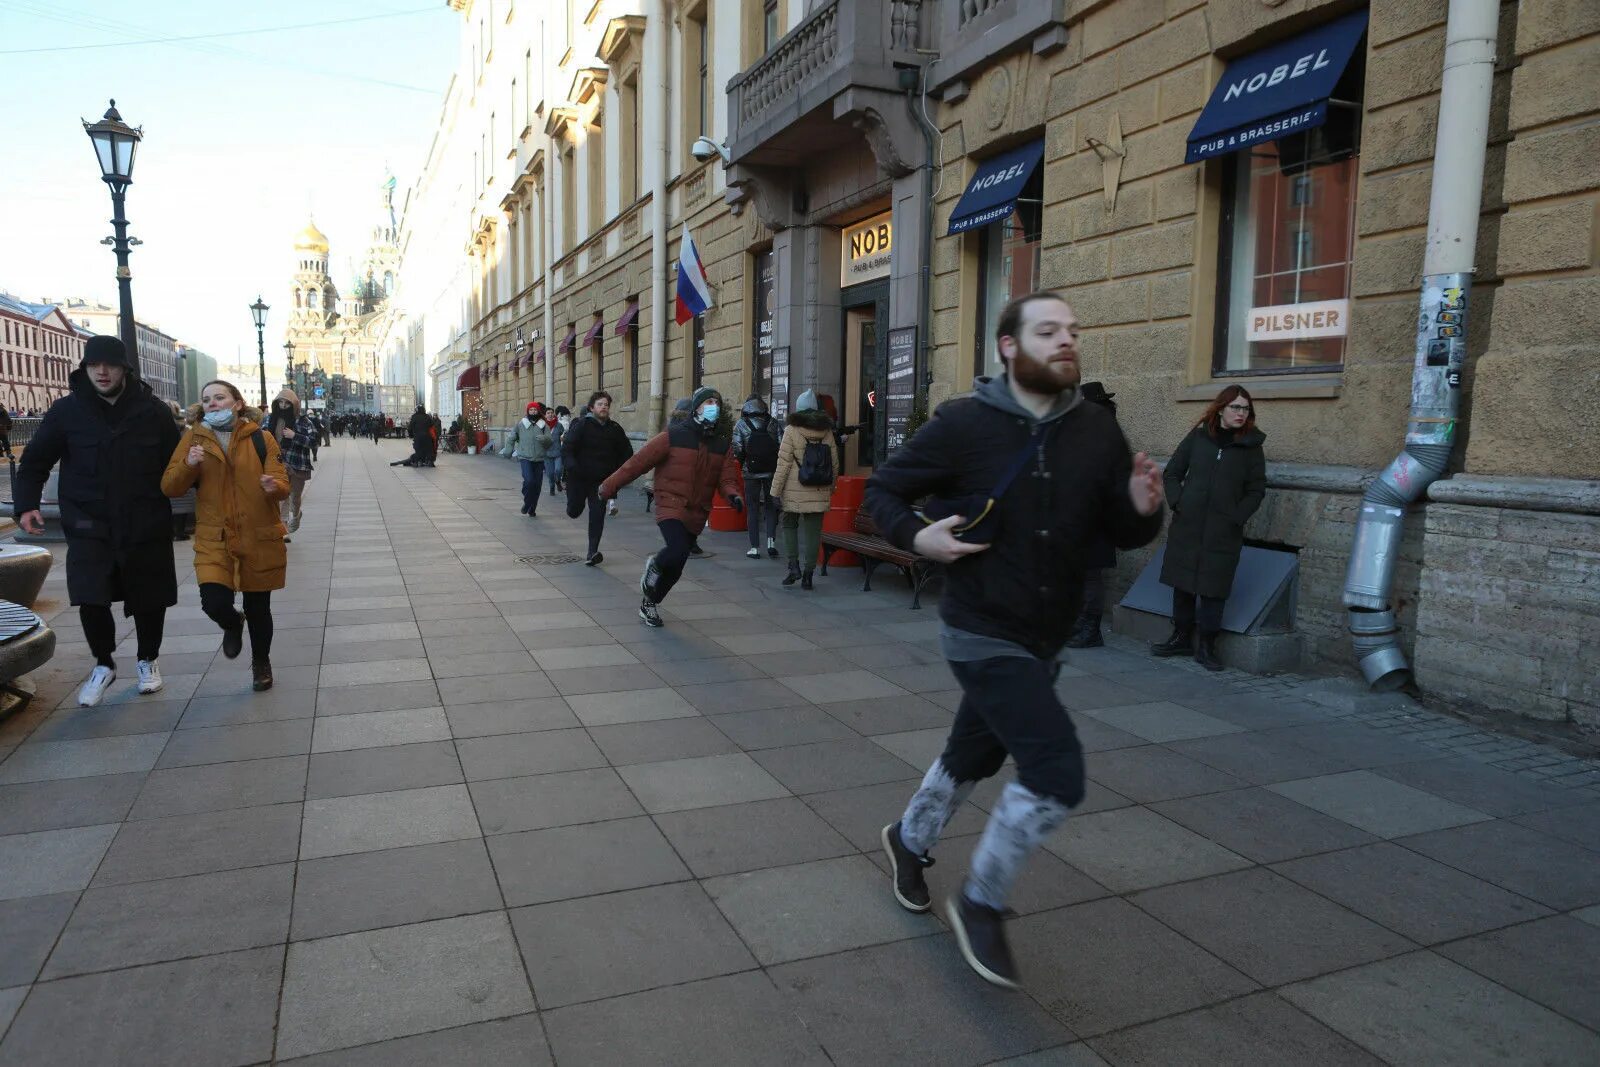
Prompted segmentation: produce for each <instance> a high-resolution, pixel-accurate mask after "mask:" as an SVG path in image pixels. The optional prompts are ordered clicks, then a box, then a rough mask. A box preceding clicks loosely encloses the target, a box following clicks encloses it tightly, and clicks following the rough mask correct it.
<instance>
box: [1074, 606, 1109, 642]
mask: <svg viewBox="0 0 1600 1067" xmlns="http://www.w3.org/2000/svg"><path fill="white" fill-rule="evenodd" d="M1105 643H1106V642H1105V638H1103V637H1101V636H1100V616H1098V615H1093V614H1090V613H1089V612H1087V611H1086V612H1084V613H1083V614H1082V615H1079V616H1078V623H1077V625H1076V626H1075V627H1074V628H1073V630H1072V636H1071V637H1069V638H1067V647H1068V648H1099V647H1100V646H1102V645H1104V644H1105Z"/></svg>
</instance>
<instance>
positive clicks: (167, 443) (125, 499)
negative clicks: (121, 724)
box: [15, 337, 179, 707]
mask: <svg viewBox="0 0 1600 1067" xmlns="http://www.w3.org/2000/svg"><path fill="white" fill-rule="evenodd" d="M68 380H69V381H70V383H71V390H72V391H71V392H70V393H69V394H68V395H67V396H65V397H62V398H61V399H60V400H57V401H56V402H55V403H54V404H52V405H50V410H49V411H47V412H45V416H44V418H43V419H42V420H41V421H40V423H39V428H38V429H37V430H35V431H34V434H33V439H32V440H31V441H29V442H28V447H27V448H25V449H23V452H22V461H21V463H20V464H18V467H17V489H16V501H15V506H16V516H17V521H18V523H19V524H20V525H21V526H22V529H23V530H24V531H26V532H28V533H30V534H33V535H35V536H37V535H39V534H42V533H44V518H43V516H42V515H41V514H40V513H39V498H40V496H41V494H42V493H43V492H44V484H45V480H46V479H47V478H49V476H50V468H52V467H54V466H55V465H56V464H57V463H58V462H59V463H60V464H61V478H60V483H59V484H60V488H59V490H58V495H59V497H60V500H61V529H62V532H63V533H65V534H66V538H67V595H68V598H69V599H70V600H71V602H72V603H73V604H75V605H77V608H78V618H79V620H80V622H81V623H82V624H83V635H84V637H85V638H86V639H87V640H88V642H89V651H90V652H91V653H92V654H93V655H94V658H95V667H94V670H93V671H91V672H90V674H89V677H88V679H87V680H85V681H84V683H83V685H82V687H81V688H79V690H78V704H79V705H80V706H82V707H93V706H94V705H96V704H98V703H100V700H101V698H102V697H104V696H105V693H106V690H107V689H109V688H110V687H111V683H112V682H114V681H116V678H117V665H116V662H115V661H114V660H113V659H112V658H111V653H112V650H113V649H115V648H116V644H117V628H116V623H115V622H114V621H113V620H112V617H111V605H112V604H113V603H115V602H117V601H119V600H120V601H121V602H122V605H123V611H124V613H125V614H127V615H132V616H133V621H134V629H135V631H136V632H137V634H138V658H139V692H141V693H154V692H157V691H159V690H160V689H161V686H162V681H161V670H160V668H159V667H157V666H156V659H157V657H158V656H160V655H161V634H162V631H163V629H164V628H165V626H166V618H167V609H168V608H169V607H171V606H172V605H174V604H176V603H177V602H178V576H177V570H176V568H175V567H174V565H173V559H172V503H171V501H169V500H168V499H167V496H166V494H165V493H163V492H162V491H161V474H162V472H163V471H165V470H166V468H167V461H168V460H169V459H171V458H172V453H173V451H174V450H175V449H176V448H177V447H178V438H179V434H178V427H177V424H176V423H175V422H174V421H173V418H172V412H171V411H170V410H168V408H167V405H166V404H164V403H162V402H161V401H160V400H157V399H156V397H155V394H154V393H153V392H152V391H151V389H150V387H149V386H148V385H146V384H145V383H144V381H143V380H142V379H141V378H140V377H139V376H138V374H137V373H136V372H135V371H134V370H133V369H132V368H131V367H129V366H128V357H127V351H126V349H124V348H123V345H122V342H121V341H120V340H118V339H117V338H115V337H92V338H90V339H89V343H88V344H86V345H85V346H84V349H83V364H82V365H81V366H80V367H79V368H78V369H77V370H75V371H73V372H72V375H71V377H70V378H69V379H68Z"/></svg>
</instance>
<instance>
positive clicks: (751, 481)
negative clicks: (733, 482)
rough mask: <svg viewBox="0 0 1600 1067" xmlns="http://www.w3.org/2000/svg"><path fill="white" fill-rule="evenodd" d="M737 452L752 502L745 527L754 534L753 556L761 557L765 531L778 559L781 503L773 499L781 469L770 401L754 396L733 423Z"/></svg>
mask: <svg viewBox="0 0 1600 1067" xmlns="http://www.w3.org/2000/svg"><path fill="white" fill-rule="evenodd" d="M733 454H734V457H735V458H736V459H738V460H739V461H740V462H741V463H742V464H744V491H745V497H746V502H747V503H748V504H749V505H750V507H749V509H748V510H747V511H746V512H745V528H746V529H747V530H748V531H749V533H750V551H748V552H746V553H745V555H747V556H749V557H750V558H751V559H760V558H761V533H762V530H763V529H765V531H766V534H767V555H769V556H771V557H772V558H773V559H777V558H778V505H777V504H775V503H773V500H772V476H773V475H774V474H775V473H777V470H778V432H777V429H776V427H774V426H773V424H772V415H771V414H770V412H769V411H768V409H767V402H766V401H765V400H762V399H761V398H760V397H758V396H752V397H751V398H750V399H749V400H746V401H745V402H744V409H743V410H742V411H741V412H740V413H739V421H738V422H736V423H734V425H733Z"/></svg>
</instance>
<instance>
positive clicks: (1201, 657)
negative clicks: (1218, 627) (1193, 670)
mask: <svg viewBox="0 0 1600 1067" xmlns="http://www.w3.org/2000/svg"><path fill="white" fill-rule="evenodd" d="M1194 661H1195V662H1196V663H1198V664H1200V666H1202V667H1204V668H1205V669H1206V670H1208V671H1220V670H1221V669H1222V661H1221V660H1220V659H1218V658H1217V631H1215V630H1210V631H1202V632H1201V634H1200V643H1199V644H1198V645H1197V646H1196V648H1195V652H1194Z"/></svg>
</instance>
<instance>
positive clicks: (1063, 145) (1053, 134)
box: [1044, 115, 1083, 163]
mask: <svg viewBox="0 0 1600 1067" xmlns="http://www.w3.org/2000/svg"><path fill="white" fill-rule="evenodd" d="M1081 147H1083V146H1082V145H1081V144H1080V143H1079V142H1078V121H1077V119H1076V118H1075V117H1074V116H1072V115H1057V116H1056V117H1055V118H1052V119H1051V120H1050V121H1049V123H1048V124H1046V126H1045V128H1044V158H1045V162H1046V163H1049V162H1051V161H1053V160H1057V159H1060V158H1062V157H1063V156H1070V155H1072V154H1073V153H1074V152H1076V151H1078V150H1079V149H1080V148H1081Z"/></svg>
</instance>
